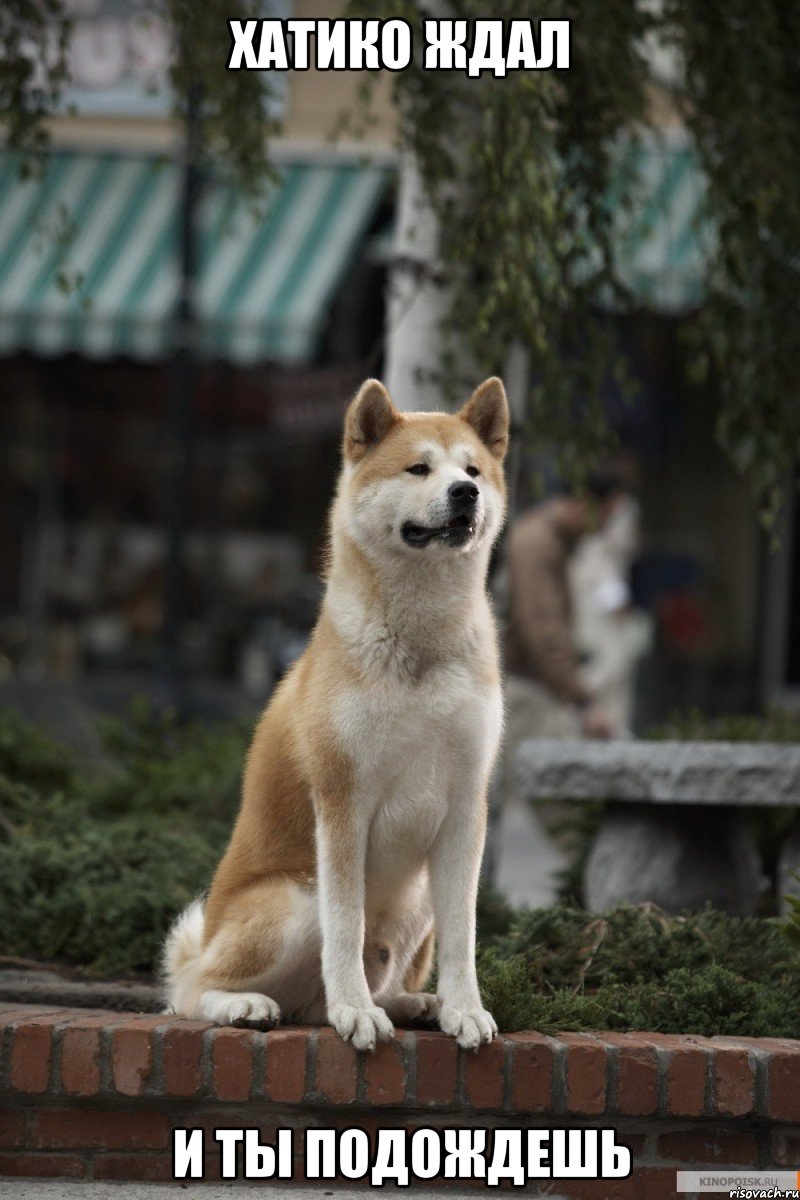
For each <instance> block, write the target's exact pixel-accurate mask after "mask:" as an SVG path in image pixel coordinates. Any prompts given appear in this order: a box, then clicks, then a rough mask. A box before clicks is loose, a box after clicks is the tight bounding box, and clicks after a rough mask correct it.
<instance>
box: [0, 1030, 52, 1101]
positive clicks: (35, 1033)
mask: <svg viewBox="0 0 800 1200" xmlns="http://www.w3.org/2000/svg"><path fill="white" fill-rule="evenodd" d="M60 1019H61V1018H60V1016H59V1014H58V1013H54V1014H53V1015H52V1016H43V1017H31V1018H29V1019H26V1020H24V1021H20V1022H19V1023H18V1024H17V1026H16V1029H15V1030H14V1041H13V1043H12V1046H11V1086H12V1087H13V1088H15V1089H16V1090H17V1091H18V1092H31V1093H33V1094H36V1095H38V1094H41V1093H42V1092H46V1091H47V1088H48V1086H49V1083H50V1062H51V1060H52V1054H53V1047H52V1038H53V1026H54V1025H57V1024H58V1022H59V1020H60Z"/></svg>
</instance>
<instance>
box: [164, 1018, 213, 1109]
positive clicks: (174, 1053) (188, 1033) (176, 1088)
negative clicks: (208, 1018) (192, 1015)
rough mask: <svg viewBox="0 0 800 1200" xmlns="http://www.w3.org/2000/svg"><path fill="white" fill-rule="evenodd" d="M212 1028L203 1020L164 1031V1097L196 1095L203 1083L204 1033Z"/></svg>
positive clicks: (181, 1023) (181, 1024) (171, 1027)
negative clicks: (202, 1021)
mask: <svg viewBox="0 0 800 1200" xmlns="http://www.w3.org/2000/svg"><path fill="white" fill-rule="evenodd" d="M210 1028H211V1026H209V1025H206V1024H203V1023H200V1022H199V1021H180V1022H176V1023H175V1024H174V1025H170V1026H169V1027H168V1028H167V1029H165V1030H164V1035H163V1038H162V1043H161V1046H162V1055H163V1062H164V1094H165V1095H167V1096H195V1095H197V1093H198V1092H199V1091H200V1088H201V1087H202V1083H203V1072H202V1054H203V1034H204V1033H205V1031H206V1030H207V1029H210Z"/></svg>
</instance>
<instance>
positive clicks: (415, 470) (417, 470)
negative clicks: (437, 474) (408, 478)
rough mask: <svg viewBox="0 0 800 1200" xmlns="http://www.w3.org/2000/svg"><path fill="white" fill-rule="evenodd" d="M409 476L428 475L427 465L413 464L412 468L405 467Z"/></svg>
mask: <svg viewBox="0 0 800 1200" xmlns="http://www.w3.org/2000/svg"><path fill="white" fill-rule="evenodd" d="M406 470H407V471H408V473H409V475H430V473H431V469H430V467H429V466H428V464H427V463H414V465H413V467H406Z"/></svg>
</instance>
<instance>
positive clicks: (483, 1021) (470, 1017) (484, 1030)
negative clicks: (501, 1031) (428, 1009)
mask: <svg viewBox="0 0 800 1200" xmlns="http://www.w3.org/2000/svg"><path fill="white" fill-rule="evenodd" d="M439 1028H440V1029H441V1030H442V1032H443V1033H449V1034H450V1035H451V1036H452V1037H454V1038H455V1039H456V1041H457V1042H458V1044H459V1046H461V1048H462V1050H477V1049H478V1046H480V1044H481V1042H490V1041H491V1040H492V1038H493V1037H494V1035H495V1034H496V1033H497V1025H496V1023H495V1019H494V1017H493V1016H492V1014H491V1013H488V1012H487V1011H486V1009H485V1008H480V1007H469V1008H467V1007H463V1008H462V1007H459V1006H458V1005H455V1004H447V1003H443V1004H442V1006H441V1008H440V1009H439Z"/></svg>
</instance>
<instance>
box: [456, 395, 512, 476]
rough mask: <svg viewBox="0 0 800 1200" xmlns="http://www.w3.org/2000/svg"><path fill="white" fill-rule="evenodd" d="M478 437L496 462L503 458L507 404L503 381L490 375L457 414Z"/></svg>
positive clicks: (505, 441)
mask: <svg viewBox="0 0 800 1200" xmlns="http://www.w3.org/2000/svg"><path fill="white" fill-rule="evenodd" d="M458 415H459V416H460V417H461V420H462V421H466V422H467V424H468V425H471V426H472V428H473V429H474V430H475V432H476V433H477V435H478V437H479V438H480V439H481V441H482V442H483V444H484V445H485V446H486V447H487V448H488V450H489V451H490V453H491V454H493V455H494V457H495V458H500V459H502V458H504V457H505V453H506V450H507V449H508V423H509V414H508V400H507V399H506V389H505V388H504V387H503V381H502V379H498V378H497V376H496V375H493V376H492V377H491V379H487V380H485V381H484V382H483V383H482V384H481V386H480V387H479V388H477V389H476V390H475V391H474V392H473V393H472V395H471V396H470V398H469V400H468V401H467V403H466V404H465V405H464V407H463V408H462V409H461V412H460V413H459V414H458Z"/></svg>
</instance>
